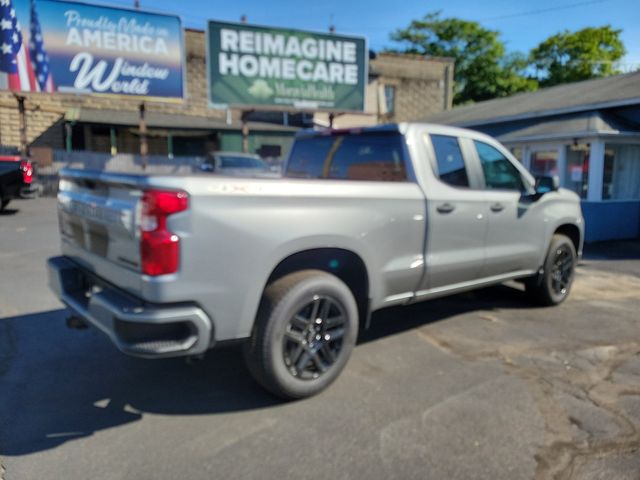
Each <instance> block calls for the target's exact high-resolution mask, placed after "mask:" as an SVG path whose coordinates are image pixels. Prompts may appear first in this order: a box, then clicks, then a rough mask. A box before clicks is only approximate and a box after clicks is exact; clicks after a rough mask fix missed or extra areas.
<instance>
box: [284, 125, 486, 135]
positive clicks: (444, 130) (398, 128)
mask: <svg viewBox="0 0 640 480" xmlns="http://www.w3.org/2000/svg"><path fill="white" fill-rule="evenodd" d="M415 127H419V128H420V129H424V130H427V131H434V133H435V132H437V133H439V134H449V135H453V136H460V135H465V136H471V137H486V135H484V134H482V133H480V132H478V131H476V130H471V129H468V128H460V127H451V126H449V125H440V124H437V123H427V122H401V123H385V124H381V125H374V126H363V127H349V128H332V129H329V128H327V129H322V130H315V129H311V128H308V129H304V130H300V131H299V132H298V133H297V134H296V137H312V136H324V135H346V134H350V133H351V134H357V133H389V132H399V133H402V134H405V133H407V132H408V131H409V130H410V129H412V128H415Z"/></svg>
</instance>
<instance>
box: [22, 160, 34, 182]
mask: <svg viewBox="0 0 640 480" xmlns="http://www.w3.org/2000/svg"><path fill="white" fill-rule="evenodd" d="M20 170H22V182H23V183H26V184H27V185H30V184H31V182H32V181H33V165H32V164H31V162H29V161H27V160H22V161H21V162H20Z"/></svg>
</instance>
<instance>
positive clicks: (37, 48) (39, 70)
mask: <svg viewBox="0 0 640 480" xmlns="http://www.w3.org/2000/svg"><path fill="white" fill-rule="evenodd" d="M29 33H30V35H31V38H30V40H29V54H30V56H31V64H32V65H33V71H34V73H35V76H36V82H37V83H38V89H39V90H40V91H41V92H53V90H54V88H53V77H52V76H51V72H50V71H49V55H47V51H46V50H45V48H44V41H43V39H42V30H41V29H40V20H38V12H37V11H36V2H35V0H31V25H30V29H29Z"/></svg>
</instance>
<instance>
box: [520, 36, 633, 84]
mask: <svg viewBox="0 0 640 480" xmlns="http://www.w3.org/2000/svg"><path fill="white" fill-rule="evenodd" d="M621 33H622V30H615V29H613V28H611V26H610V25H606V26H604V27H588V28H583V29H582V30H578V31H576V32H569V31H568V30H565V31H564V32H560V33H558V34H556V35H552V36H551V37H549V38H547V39H546V40H545V41H543V42H542V43H541V44H540V45H538V46H537V47H536V48H534V49H533V50H531V54H530V60H531V63H532V65H534V66H535V68H536V69H537V72H538V78H539V81H540V85H541V86H545V87H547V86H551V85H557V84H559V83H569V82H578V81H580V80H588V79H590V78H597V77H605V76H607V75H612V74H614V73H619V72H618V70H617V69H616V68H615V62H616V61H618V60H620V59H621V58H622V57H623V56H624V54H625V48H624V44H623V43H622V40H621V39H620V34H621Z"/></svg>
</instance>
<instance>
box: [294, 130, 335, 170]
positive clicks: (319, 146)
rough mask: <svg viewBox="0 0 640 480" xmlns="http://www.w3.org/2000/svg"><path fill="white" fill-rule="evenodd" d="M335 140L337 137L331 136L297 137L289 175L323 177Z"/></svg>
mask: <svg viewBox="0 0 640 480" xmlns="http://www.w3.org/2000/svg"><path fill="white" fill-rule="evenodd" d="M335 140H336V139H335V137H330V136H326V137H307V138H299V139H297V140H296V141H295V142H294V144H293V149H292V150H291V155H290V156H289V163H288V164H287V176H288V177H300V178H322V172H323V171H324V163H325V161H327V160H328V159H329V152H330V150H331V147H332V146H333V144H334V142H335Z"/></svg>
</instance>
